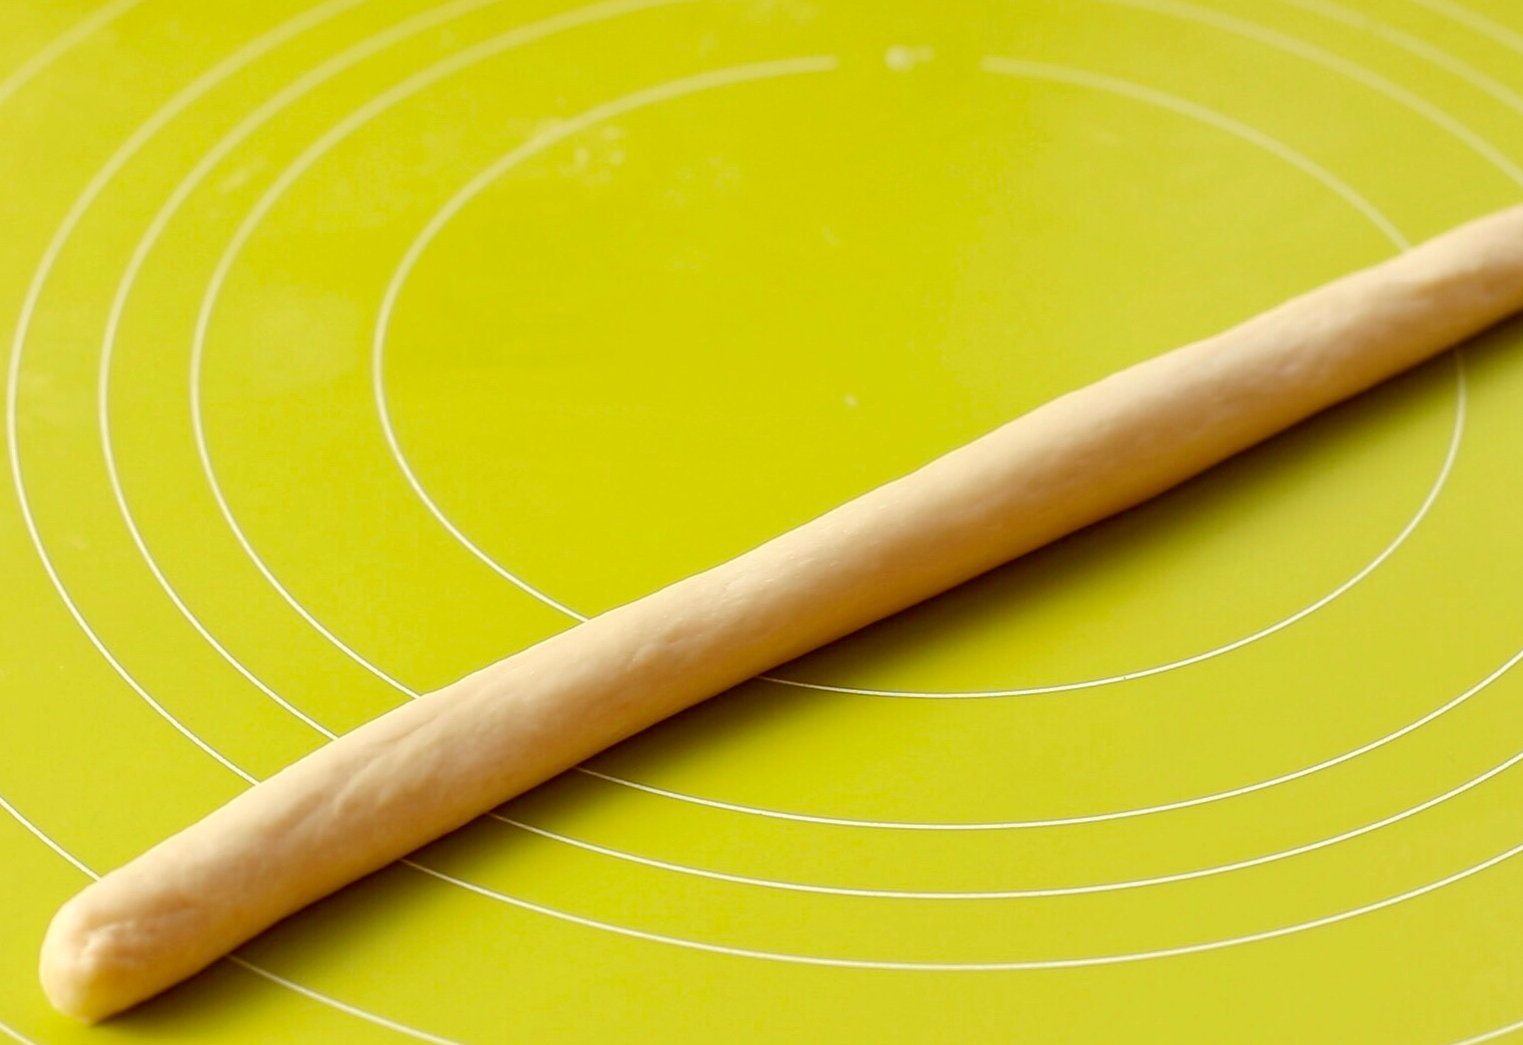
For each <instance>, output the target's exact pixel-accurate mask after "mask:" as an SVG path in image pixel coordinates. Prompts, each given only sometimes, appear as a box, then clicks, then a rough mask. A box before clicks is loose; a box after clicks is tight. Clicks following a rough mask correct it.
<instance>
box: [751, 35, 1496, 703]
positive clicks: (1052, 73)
mask: <svg viewBox="0 0 1523 1045" xmlns="http://www.w3.org/2000/svg"><path fill="white" fill-rule="evenodd" d="M983 68H984V70H985V71H986V72H990V73H994V74H996V75H1000V76H1009V77H1019V78H1027V79H1045V80H1049V81H1053V82H1059V83H1069V84H1074V85H1077V86H1084V87H1089V88H1092V89H1095V90H1102V91H1107V92H1110V93H1114V94H1118V95H1122V96H1125V97H1130V98H1134V99H1136V100H1138V101H1145V102H1149V103H1151V104H1154V105H1157V106H1159V107H1160V108H1165V109H1169V110H1171V111H1174V112H1177V113H1179V114H1181V115H1185V116H1190V117H1192V118H1194V119H1197V120H1200V121H1201V122H1203V123H1207V124H1210V125H1211V126H1214V127H1218V128H1220V129H1222V130H1225V131H1228V132H1229V133H1231V134H1234V135H1236V136H1238V137H1240V138H1242V139H1244V140H1246V141H1249V142H1252V143H1253V144H1255V145H1258V146H1259V147H1260V148H1263V149H1265V150H1267V151H1269V152H1271V153H1273V154H1274V155H1275V156H1278V157H1279V158H1281V159H1283V160H1285V161H1286V162H1287V163H1290V164H1291V165H1293V166H1294V167H1296V169H1298V170H1300V171H1302V172H1303V173H1306V174H1308V175H1310V176H1312V177H1313V178H1315V179H1316V180H1317V181H1319V182H1321V183H1322V184H1323V185H1325V186H1327V187H1328V188H1329V189H1331V190H1332V191H1333V192H1334V193H1336V194H1337V195H1338V196H1339V197H1340V198H1342V199H1344V200H1345V201H1347V202H1348V203H1350V204H1351V205H1352V206H1353V207H1354V208H1355V209H1356V210H1358V211H1359V213H1360V214H1362V215H1364V216H1365V217H1366V218H1368V219H1369V220H1370V221H1371V222H1372V223H1373V224H1374V225H1375V226H1376V227H1377V228H1379V229H1380V231H1381V232H1382V233H1384V234H1385V235H1386V237H1387V238H1389V239H1390V240H1391V241H1392V242H1393V243H1394V244H1395V245H1396V246H1397V247H1398V248H1400V249H1406V248H1408V247H1409V246H1410V243H1408V241H1407V239H1406V237H1405V236H1403V235H1402V233H1401V232H1400V230H1398V229H1397V228H1396V227H1395V226H1394V225H1393V224H1392V223H1391V222H1390V220H1389V219H1388V218H1386V216H1385V215H1384V214H1382V213H1381V212H1380V211H1379V210H1378V209H1376V208H1375V206H1374V205H1373V204H1372V203H1370V201H1369V200H1367V199H1365V198H1364V197H1363V196H1362V195H1360V194H1359V193H1358V192H1357V191H1356V190H1354V189H1353V188H1352V187H1351V186H1349V185H1348V183H1347V182H1344V181H1343V180H1341V179H1340V178H1338V177H1336V176H1335V175H1333V174H1332V173H1331V172H1330V171H1328V170H1327V169H1326V168H1325V167H1322V166H1321V165H1320V164H1317V163H1315V162H1313V161H1312V160H1311V159H1309V158H1308V157H1306V156H1305V155H1303V154H1302V153H1299V152H1297V151H1296V150H1294V149H1292V148H1290V147H1289V146H1288V145H1286V144H1285V143H1284V142H1282V141H1280V140H1279V139H1277V138H1273V137H1271V136H1270V135H1268V134H1265V133H1263V132H1262V131H1259V130H1257V129H1256V128H1253V127H1251V126H1248V125H1247V124H1243V123H1241V122H1239V121H1237V120H1234V119H1232V118H1230V117H1228V116H1226V115H1224V114H1222V113H1220V112H1217V111H1216V110H1214V109H1210V108H1207V107H1206V106H1203V105H1200V104H1198V103H1196V102H1192V101H1189V100H1188V99H1184V98H1179V97H1177V96H1175V95H1171V94H1166V93H1164V92H1163V91H1158V90H1155V89H1153V88H1150V87H1145V86H1143V85H1141V84H1136V83H1132V82H1131V81H1128V80H1122V79H1119V78H1117V77H1112V76H1103V75H1100V74H1098V73H1093V72H1089V71H1087V70H1083V69H1074V68H1072V67H1069V66H1060V65H1053V64H1050V63H1047V62H1029V61H1023V60H1020V59H1015V58H1007V57H1003V56H998V55H990V56H988V57H986V58H985V59H984V60H983ZM1451 359H1452V360H1453V361H1454V382H1455V393H1454V395H1455V404H1454V422H1453V426H1452V428H1451V431H1450V436H1449V445H1448V448H1447V450H1446V451H1445V454H1444V459H1443V461H1442V463H1441V464H1440V465H1439V470H1438V474H1437V476H1436V477H1435V478H1434V480H1433V484H1432V486H1431V487H1429V489H1428V491H1427V493H1426V495H1425V496H1424V497H1423V499H1422V501H1421V503H1420V504H1419V505H1418V506H1417V510H1416V511H1415V512H1414V513H1413V515H1412V517H1411V518H1410V519H1408V520H1407V522H1406V524H1405V525H1404V526H1402V528H1401V529H1400V530H1399V531H1398V532H1397V534H1396V536H1395V537H1394V538H1392V539H1391V541H1390V542H1389V543H1388V544H1387V545H1386V546H1385V547H1384V548H1382V549H1381V550H1380V552H1379V553H1378V554H1377V555H1376V556H1375V557H1374V558H1373V559H1371V560H1370V561H1369V562H1368V563H1366V564H1365V565H1364V566H1363V567H1361V568H1360V569H1359V570H1358V571H1357V572H1355V573H1354V574H1353V575H1352V576H1351V577H1349V578H1347V579H1346V580H1344V581H1343V582H1342V583H1341V584H1339V585H1338V586H1337V587H1335V588H1333V589H1332V590H1331V591H1329V592H1327V593H1326V594H1324V595H1322V596H1321V597H1320V598H1318V599H1317V600H1315V601H1314V602H1312V603H1310V604H1309V605H1307V606H1305V607H1303V608H1301V609H1299V610H1297V611H1296V612H1294V613H1292V614H1290V615H1289V616H1287V617H1283V618H1281V619H1280V620H1278V621H1275V622H1274V623H1273V624H1269V625H1267V626H1265V627H1263V628H1260V629H1259V630H1257V631H1255V632H1252V633H1251V634H1248V635H1244V636H1242V637H1240V638H1238V639H1234V640H1233V641H1231V642H1227V643H1224V644H1222V645H1220V646H1216V647H1214V648H1212V649H1209V650H1203V651H1202V652H1200V653H1196V654H1192V655H1191V656H1188V657H1180V658H1178V659H1176V660H1172V661H1168V662H1166V663H1163V664H1155V665H1153V666H1151V667H1147V668H1139V669H1136V670H1134V671H1124V672H1120V673H1118V674H1114V675H1106V676H1102V677H1100V678H1094V679H1085V680H1083V681H1079V682H1061V683H1054V684H1051V685H1043V686H1023V687H1019V688H1009V689H988V690H965V691H951V692H939V693H938V692H928V691H924V690H905V689H886V688H881V687H865V686H837V685H830V684H827V683H819V682H805V681H802V680H800V679H790V678H782V677H779V676H775V675H764V676H762V677H763V678H765V679H767V680H768V681H770V682H777V683H780V684H782V685H785V686H795V687H797V688H800V689H812V690H820V691H824V692H829V693H848V694H855V695H860V696H871V697H918V698H922V699H933V700H934V699H964V700H966V699H981V698H989V697H1020V696H1036V695H1041V694H1049V693H1066V692H1071V691H1074V690H1081V689H1090V688H1093V687H1096V686H1108V685H1111V684H1113V683H1117V682H1130V681H1134V680H1136V679H1143V678H1149V677H1151V676H1153V675H1161V674H1163V673H1165V672H1169V671H1174V670H1177V669H1179V668H1185V667H1189V666H1190V665H1192V664H1200V663H1202V662H1204V661H1208V660H1213V659H1215V658H1216V657H1219V656H1222V655H1223V654H1225V653H1231V652H1232V651H1234V650H1238V649H1242V648H1243V647H1244V646H1248V645H1251V644H1252V643H1255V642H1258V641H1259V640H1260V639H1265V638H1268V637H1269V636H1271V635H1274V634H1276V633H1277V632H1280V631H1283V630H1285V629H1286V628H1288V627H1290V626H1291V625H1293V624H1296V623H1298V622H1299V621H1302V620H1305V619H1306V618H1307V617H1309V616H1311V615H1312V614H1313V613H1316V612H1317V611H1318V610H1320V609H1322V608H1323V607H1324V606H1327V605H1328V604H1329V603H1331V602H1333V601H1334V600H1335V599H1337V598H1339V597H1340V596H1342V595H1344V594H1345V593H1347V592H1348V591H1349V590H1350V589H1351V588H1353V587H1354V586H1355V585H1357V584H1358V583H1359V582H1360V581H1362V580H1364V579H1365V578H1366V577H1368V576H1369V575H1370V574H1371V573H1373V572H1375V570H1377V569H1378V568H1379V567H1380V566H1382V565H1383V564H1384V563H1385V562H1386V560H1388V559H1389V558H1390V557H1391V556H1392V555H1394V554H1395V553H1396V551H1397V549H1398V548H1400V547H1401V546H1402V545H1403V544H1405V543H1406V541H1407V539H1408V538H1409V537H1411V536H1412V534H1413V533H1414V532H1415V531H1416V529H1417V527H1418V526H1419V525H1420V524H1421V523H1422V521H1423V519H1425V518H1426V517H1427V515H1428V512H1429V511H1430V510H1431V509H1432V508H1433V505H1434V503H1435V502H1436V501H1437V500H1438V497H1439V494H1440V493H1442V491H1443V489H1444V486H1445V484H1446V483H1447V482H1448V480H1449V475H1450V473H1451V472H1452V471H1453V468H1454V462H1455V459H1456V458H1457V457H1458V456H1459V449H1460V442H1461V440H1462V438H1463V436H1464V432H1465V409H1466V403H1467V398H1468V397H1467V389H1466V379H1465V369H1464V363H1463V360H1462V357H1461V356H1460V354H1459V353H1457V352H1456V353H1453V354H1452V355H1451Z"/></svg>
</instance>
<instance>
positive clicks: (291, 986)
mask: <svg viewBox="0 0 1523 1045" xmlns="http://www.w3.org/2000/svg"><path fill="white" fill-rule="evenodd" d="M0 809H3V810H5V812H6V813H8V814H10V816H11V819H13V820H15V821H16V822H17V823H18V824H20V825H21V826H22V828H24V829H25V830H26V831H27V833H28V834H30V835H32V836H33V837H34V838H36V839H37V840H38V841H39V842H41V843H42V844H43V845H45V846H47V847H48V848H49V849H51V850H53V852H54V853H56V854H57V855H58V856H60V857H62V858H63V859H64V860H67V861H68V862H69V863H70V864H72V865H73V866H74V868H75V869H76V870H78V871H79V872H80V873H81V874H83V875H84V876H85V877H86V878H89V879H90V880H91V881H99V880H100V877H101V876H100V875H99V874H98V873H96V872H95V871H94V870H93V869H91V868H90V867H89V866H88V865H87V864H85V863H84V861H82V860H80V859H79V858H78V857H76V856H75V855H74V854H73V853H71V852H69V851H68V850H67V849H65V848H64V847H63V846H62V845H60V844H59V843H58V842H57V841H55V840H54V839H53V838H51V837H49V835H48V834H47V832H45V831H43V830H42V828H40V827H38V826H37V825H36V824H35V823H33V822H32V821H31V820H30V819H29V818H28V817H27V816H25V815H24V814H23V813H22V812H21V810H19V809H17V808H16V807H15V806H14V805H12V804H11V803H10V802H9V801H7V800H6V798H5V796H4V795H0ZM400 862H401V863H404V864H407V865H408V866H409V867H414V868H417V869H418V870H420V871H426V870H427V868H423V867H419V866H418V865H417V864H415V863H413V862H412V861H410V860H402V861H400ZM226 960H227V961H228V962H230V963H232V964H233V965H237V966H239V967H241V968H243V969H247V970H248V971H249V972H252V973H254V974H256V975H258V976H261V977H263V978H264V979H266V980H269V981H271V982H273V983H276V984H279V985H280V986H281V987H284V988H286V989H287V990H290V991H294V992H295V993H297V994H300V995H302V996H303V997H306V998H310V999H312V1000H313V1001H316V1002H319V1003H321V1004H323V1005H326V1006H328V1007H330V1008H333V1009H337V1010H338V1011H339V1012H342V1013H345V1014H346V1015H349V1016H355V1017H358V1018H359V1019H362V1020H366V1021H368V1022H370V1023H374V1024H376V1025H377V1026H379V1027H385V1028H387V1029H389V1030H394V1031H397V1032H398V1033H401V1034H405V1035H407V1036H408V1037H411V1038H416V1039H418V1040H419V1041H427V1042H432V1043H433V1045H464V1043H463V1042H460V1041H457V1040H455V1039H454V1038H446V1037H444V1036H443V1035H441V1034H434V1033H432V1032H431V1031H426V1030H420V1029H419V1028H417V1027H411V1026H409V1025H407V1024H405V1023H400V1022H398V1021H396V1020H393V1019H391V1018H390V1017H388V1016H382V1015H380V1014H379V1013H374V1012H371V1011H369V1010H368V1009H362V1008H360V1007H358V1006H356V1005H351V1004H349V1003H348V1002H345V1001H340V1000H339V999H337V998H334V997H332V996H331V995H327V994H323V993H322V992H321V991H316V990H313V989H312V988H311V987H307V986H304V985H302V984H300V983H297V982H295V981H294V980H288V979H286V978H285V977H284V976H281V975H279V974H277V973H275V972H272V971H271V970H269V969H266V968H264V967H263V966H260V965H256V964H254V963H253V962H251V961H249V960H248V959H246V958H241V957H239V956H238V955H237V954H236V953H234V954H229V955H227V956H226Z"/></svg>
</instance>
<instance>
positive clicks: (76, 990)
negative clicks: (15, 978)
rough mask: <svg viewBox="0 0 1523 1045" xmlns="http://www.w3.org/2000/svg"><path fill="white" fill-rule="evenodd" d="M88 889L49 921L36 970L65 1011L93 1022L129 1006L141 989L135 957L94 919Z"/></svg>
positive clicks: (51, 999) (52, 998)
mask: <svg viewBox="0 0 1523 1045" xmlns="http://www.w3.org/2000/svg"><path fill="white" fill-rule="evenodd" d="M81 901H88V898H87V897H86V896H85V894H80V895H78V896H75V897H74V898H73V899H71V900H70V901H69V902H68V903H66V904H64V905H63V907H61V908H59V911H58V913H57V914H55V915H54V916H53V920H52V922H51V923H49V925H48V931H47V935H46V936H45V937H44V938H43V941H42V955H41V960H40V961H39V963H38V976H39V978H40V979H41V980H42V991H43V993H44V994H46V995H47V998H48V1001H49V1002H51V1003H52V1005H53V1007H54V1008H55V1009H57V1010H58V1011H59V1012H61V1013H63V1014H64V1015H65V1016H72V1017H74V1018H75V1019H76V1020H83V1021H84V1022H85V1023H94V1022H96V1021H97V1020H101V1019H104V1018H105V1017H107V1016H110V1015H111V1014H112V1013H115V1012H119V1011H121V1010H122V1009H125V1008H127V1007H128V1006H129V1005H131V1004H133V1002H134V1001H135V1000H136V999H137V995H138V992H135V991H133V990H132V988H131V987H130V985H129V984H130V982H131V980H132V979H133V977H132V975H131V963H130V962H124V961H122V960H121V956H120V955H119V954H117V953H113V952H116V951H117V950H118V948H115V947H113V946H112V941H111V936H112V935H113V934H112V933H111V932H110V931H109V930H106V931H102V929H101V928H100V927H96V926H92V925H91V924H90V917H89V912H88V909H87V907H88V903H87V902H85V903H82V902H81Z"/></svg>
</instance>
